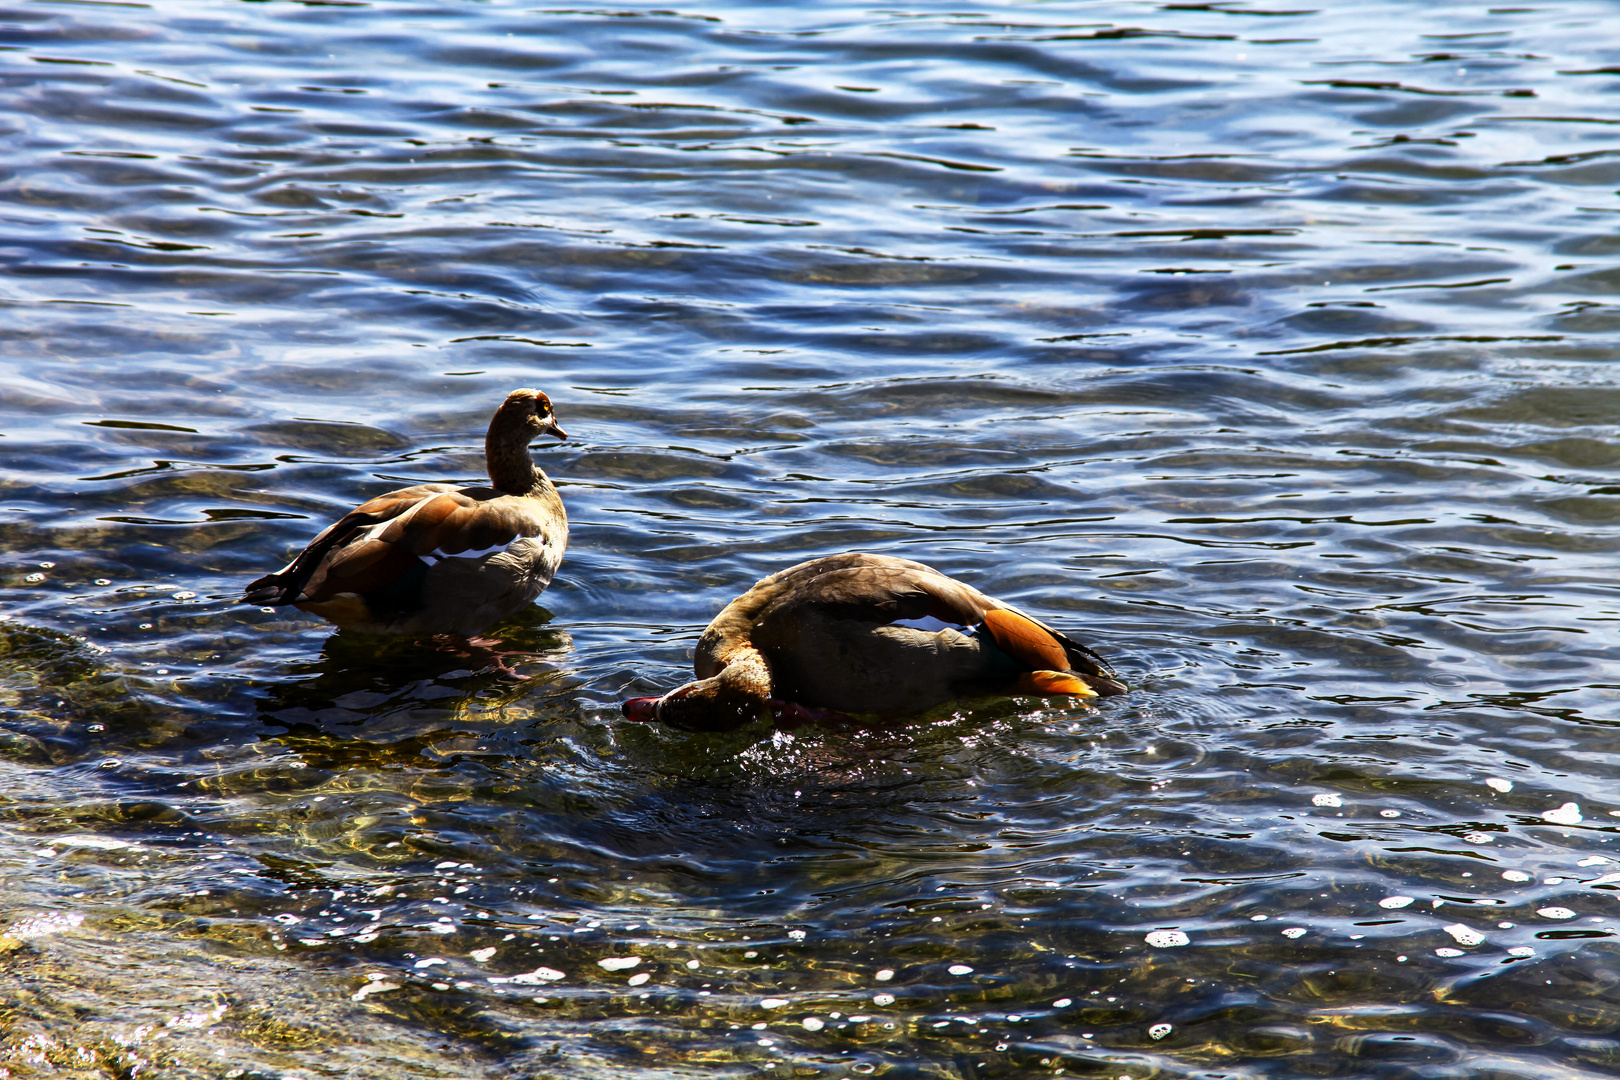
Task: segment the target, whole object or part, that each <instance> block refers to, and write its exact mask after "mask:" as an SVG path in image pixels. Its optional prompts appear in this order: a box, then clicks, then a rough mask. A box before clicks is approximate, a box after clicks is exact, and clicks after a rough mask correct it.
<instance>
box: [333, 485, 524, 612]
mask: <svg viewBox="0 0 1620 1080" xmlns="http://www.w3.org/2000/svg"><path fill="white" fill-rule="evenodd" d="M540 529H541V522H540V520H539V518H538V517H537V516H536V515H535V513H534V511H533V509H532V507H530V506H529V505H527V501H526V500H523V499H520V498H515V497H513V496H511V495H506V494H504V493H502V492H499V491H496V490H494V489H493V488H461V489H451V490H449V491H444V492H441V493H438V494H433V495H430V496H429V497H428V498H425V499H423V500H421V501H419V502H418V503H417V505H416V506H414V507H413V508H412V509H410V510H409V511H407V512H405V513H403V514H400V515H398V516H397V517H395V518H393V519H392V520H391V521H390V522H389V523H388V524H387V525H386V526H385V527H384V528H382V529H378V530H375V531H373V532H371V534H370V535H368V536H360V537H357V538H356V539H355V540H354V541H352V542H351V543H349V544H347V545H344V546H342V547H339V548H336V549H335V550H333V551H332V553H331V554H330V556H329V557H328V558H327V559H326V560H325V561H324V562H323V563H322V565H321V566H320V567H318V568H317V569H316V571H315V572H314V573H313V574H311V575H310V579H309V583H308V584H307V585H305V587H304V596H305V598H307V599H310V600H315V601H321V600H327V599H330V598H331V597H333V596H336V595H337V594H339V593H346V592H351V593H359V594H361V595H365V594H366V593H369V592H372V591H374V590H376V589H381V588H385V587H387V586H388V585H390V584H392V583H393V582H394V581H396V580H398V579H399V578H400V577H401V576H403V575H405V574H407V573H409V572H411V571H412V570H414V569H416V568H417V567H419V566H421V565H423V563H424V562H426V563H428V564H429V565H431V564H432V563H433V562H436V561H437V560H438V559H439V558H444V557H453V556H456V555H462V554H465V553H467V552H482V551H489V550H498V549H500V548H504V547H505V546H506V545H508V544H510V543H511V542H512V541H513V540H516V539H517V538H518V537H520V536H538V535H540Z"/></svg>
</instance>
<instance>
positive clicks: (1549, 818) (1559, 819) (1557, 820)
mask: <svg viewBox="0 0 1620 1080" xmlns="http://www.w3.org/2000/svg"><path fill="white" fill-rule="evenodd" d="M1541 820H1543V821H1546V822H1549V823H1550V824H1553V825H1579V824H1580V823H1581V806H1580V803H1572V802H1567V803H1565V804H1564V805H1562V806H1560V807H1559V808H1558V809H1556V810H1548V811H1546V812H1545V813H1543V814H1542V815H1541Z"/></svg>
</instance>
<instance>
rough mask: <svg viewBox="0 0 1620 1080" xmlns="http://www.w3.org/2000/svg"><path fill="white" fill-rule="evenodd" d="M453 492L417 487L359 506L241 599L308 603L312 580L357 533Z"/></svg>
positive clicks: (444, 486) (439, 487) (445, 487)
mask: <svg viewBox="0 0 1620 1080" xmlns="http://www.w3.org/2000/svg"><path fill="white" fill-rule="evenodd" d="M454 490H455V488H453V487H451V486H450V485H449V484H418V485H417V486H415V487H408V488H401V489H400V490H398V491H390V492H388V493H387V494H385V495H379V496H377V497H376V498H375V499H369V500H367V501H366V502H363V503H361V504H360V505H359V506H357V507H355V508H354V509H353V510H350V511H349V512H348V513H347V514H344V515H343V516H342V517H341V518H339V519H338V520H337V521H335V522H333V523H332V524H331V525H329V526H327V527H326V528H325V529H324V530H322V531H321V534H320V535H319V536H317V537H315V539H313V540H311V541H310V542H309V546H308V547H306V548H305V549H304V550H303V551H301V552H299V553H298V555H297V557H296V558H294V559H293V561H292V562H290V563H288V564H287V565H286V566H284V567H283V568H281V569H280V570H277V571H276V572H275V573H273V574H266V575H265V576H264V577H262V578H259V579H258V580H256V581H253V582H251V583H250V584H249V585H248V587H247V588H246V589H245V590H244V592H243V597H242V599H243V600H244V601H246V602H247V603H249V604H266V605H277V604H291V603H295V602H297V601H298V600H299V599H300V598H304V599H308V597H305V596H304V594H305V591H306V589H307V588H308V587H309V585H310V582H311V581H312V579H314V578H315V577H316V576H317V575H320V576H323V577H324V575H325V566H326V564H327V562H328V560H329V559H330V558H331V557H332V556H333V555H334V553H336V552H338V551H340V550H341V549H342V548H343V546H344V545H345V544H348V543H349V542H350V541H352V540H353V539H354V537H355V534H356V533H358V532H360V531H361V530H363V529H368V528H371V527H372V526H374V525H379V524H381V523H382V522H385V521H389V520H391V519H393V518H397V517H399V516H401V515H403V514H406V513H408V512H410V511H411V510H412V509H413V508H415V507H416V506H418V505H420V504H421V503H422V502H423V501H424V500H426V499H430V498H432V497H433V496H434V495H436V494H438V493H439V492H444V491H454Z"/></svg>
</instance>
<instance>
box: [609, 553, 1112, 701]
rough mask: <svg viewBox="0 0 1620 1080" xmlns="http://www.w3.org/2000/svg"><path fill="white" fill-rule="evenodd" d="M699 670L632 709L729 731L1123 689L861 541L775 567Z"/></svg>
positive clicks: (707, 635)
mask: <svg viewBox="0 0 1620 1080" xmlns="http://www.w3.org/2000/svg"><path fill="white" fill-rule="evenodd" d="M692 666H693V668H694V669H695V671H696V674H697V676H698V678H697V681H696V682H689V683H687V684H686V685H685V686H680V687H677V688H675V689H674V690H671V691H670V692H669V693H667V694H665V695H664V696H663V697H658V698H650V697H644V698H631V699H630V700H629V701H626V702H625V703H624V706H623V708H624V714H625V715H626V716H628V717H629V718H630V719H632V720H640V721H644V722H651V721H662V722H663V723H666V724H670V725H672V726H674V727H678V728H685V729H686V730H688V731H727V730H730V729H731V728H735V727H739V726H741V725H743V724H746V723H749V722H750V721H753V720H755V719H757V718H758V717H759V716H760V715H761V714H762V713H764V712H765V711H766V710H767V709H769V710H770V711H771V713H772V715H773V716H774V717H775V718H776V719H778V720H808V719H822V718H836V717H837V716H838V714H840V713H852V712H858V713H871V712H877V713H900V712H917V711H919V710H922V709H926V708H929V707H931V706H933V705H937V704H939V703H940V702H943V701H948V700H949V699H951V698H953V697H957V696H959V695H961V694H972V693H1006V694H1041V695H1058V694H1068V695H1071V696H1073V697H1081V698H1090V697H1096V696H1098V695H1111V694H1123V693H1125V686H1124V684H1123V683H1121V682H1119V681H1118V680H1117V679H1114V678H1113V677H1112V676H1113V669H1112V668H1110V667H1109V666H1108V664H1107V662H1106V661H1104V660H1103V659H1102V657H1100V656H1098V655H1097V654H1096V653H1094V652H1092V651H1091V650H1090V649H1088V648H1086V647H1085V646H1084V645H1081V644H1080V643H1079V642H1076V641H1071V640H1070V639H1068V638H1066V637H1064V636H1063V635H1062V634H1060V633H1058V632H1057V631H1056V630H1053V629H1052V628H1051V627H1049V626H1046V625H1045V624H1043V623H1040V622H1037V621H1036V620H1034V619H1032V618H1030V617H1029V616H1028V615H1025V614H1023V613H1022V612H1020V611H1019V610H1017V609H1016V608H1014V607H1012V606H1010V605H1008V604H1005V603H1003V602H1002V601H1000V600H997V599H995V598H994V597H990V596H986V595H984V594H983V593H981V592H979V591H978V590H977V589H975V588H973V587H971V586H969V585H964V584H962V583H961V582H960V581H956V580H953V579H952V578H948V577H946V576H945V575H944V574H942V573H940V572H939V571H938V570H935V569H933V568H932V567H928V566H924V565H923V564H922V563H916V562H911V561H910V560H908V559H895V558H891V557H889V556H887V555H865V554H859V553H851V554H848V555H833V556H830V557H828V558H824V559H813V560H811V561H810V562H806V563H800V564H799V565H798V566H794V567H790V568H789V569H787V570H783V571H782V572H781V573H777V574H772V575H771V576H770V577H768V578H765V579H764V580H763V581H761V582H760V583H759V584H757V585H755V586H754V587H753V588H752V589H749V590H748V591H747V592H745V593H743V594H742V595H741V596H739V597H738V598H737V599H735V600H733V601H732V602H731V603H729V604H727V605H726V607H725V609H724V610H723V611H721V612H720V614H719V615H717V616H715V619H714V621H713V622H711V623H710V624H709V628H708V629H707V630H705V631H704V632H703V637H702V638H700V639H699V640H698V645H697V652H696V654H695V656H694V659H693V663H692Z"/></svg>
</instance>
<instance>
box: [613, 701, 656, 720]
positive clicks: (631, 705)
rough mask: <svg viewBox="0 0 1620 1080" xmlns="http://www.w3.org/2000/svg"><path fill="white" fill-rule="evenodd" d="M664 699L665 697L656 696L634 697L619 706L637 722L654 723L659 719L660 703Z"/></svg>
mask: <svg viewBox="0 0 1620 1080" xmlns="http://www.w3.org/2000/svg"><path fill="white" fill-rule="evenodd" d="M662 700H663V698H655V697H633V698H631V699H630V700H629V701H626V702H625V703H624V704H623V705H620V706H619V708H621V709H623V710H624V715H626V716H628V717H629V718H630V719H632V720H634V721H636V722H637V723H641V724H653V723H657V721H658V703H659V702H660V701H662Z"/></svg>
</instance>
